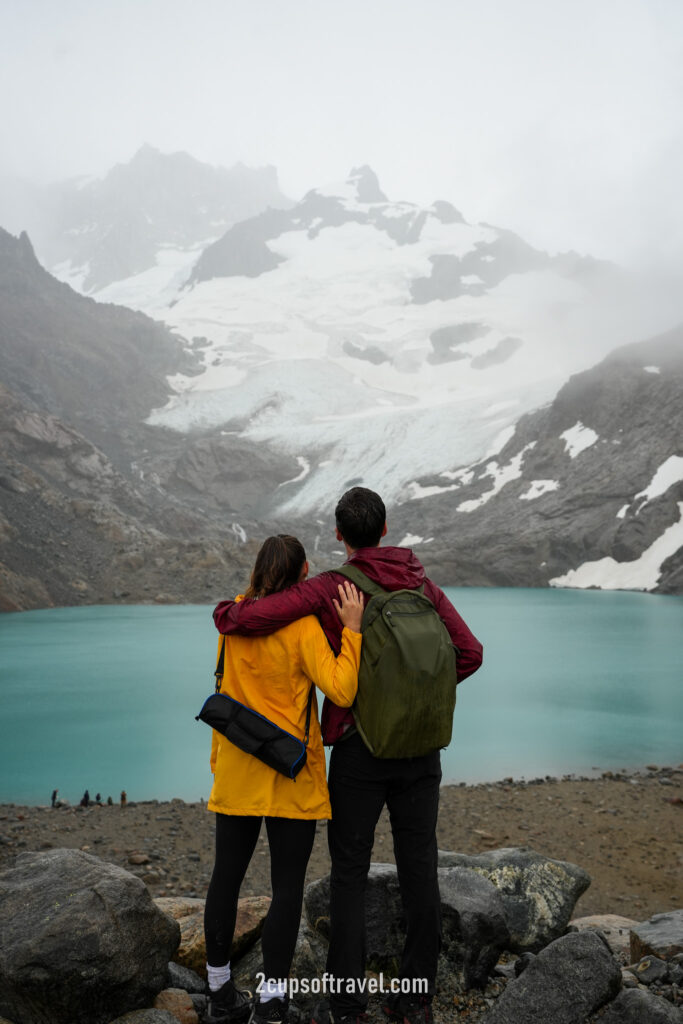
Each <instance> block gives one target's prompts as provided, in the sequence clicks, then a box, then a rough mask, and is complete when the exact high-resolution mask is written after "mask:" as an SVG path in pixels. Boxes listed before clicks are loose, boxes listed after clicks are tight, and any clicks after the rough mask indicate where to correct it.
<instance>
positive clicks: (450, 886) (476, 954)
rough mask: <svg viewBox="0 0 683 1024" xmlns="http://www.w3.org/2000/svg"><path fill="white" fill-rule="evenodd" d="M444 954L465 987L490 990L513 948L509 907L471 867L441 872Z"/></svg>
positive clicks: (486, 880) (446, 869)
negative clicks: (499, 966) (488, 986)
mask: <svg viewBox="0 0 683 1024" xmlns="http://www.w3.org/2000/svg"><path fill="white" fill-rule="evenodd" d="M439 890H440V892H441V915H442V927H443V942H444V952H445V955H446V958H447V960H448V961H449V962H450V963H452V965H453V966H454V967H455V969H456V971H458V973H462V976H463V980H464V985H465V988H480V989H483V988H485V987H486V983H487V981H488V978H489V975H490V973H491V971H492V970H493V968H494V967H495V965H496V963H497V962H498V959H499V957H500V955H501V953H502V952H503V951H504V950H505V949H508V948H509V945H510V933H509V931H508V927H507V922H506V918H505V906H504V904H503V900H502V899H501V896H500V893H499V892H498V890H497V889H496V887H495V885H493V883H492V882H489V881H488V879H486V878H484V877H482V876H481V875H478V874H477V873H476V872H475V871H471V870H469V869H468V868H442V869H440V870H439Z"/></svg>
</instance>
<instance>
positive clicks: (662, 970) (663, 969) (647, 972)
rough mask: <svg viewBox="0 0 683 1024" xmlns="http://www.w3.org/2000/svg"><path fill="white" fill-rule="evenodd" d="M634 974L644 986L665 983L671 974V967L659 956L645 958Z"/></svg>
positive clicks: (638, 964) (636, 967)
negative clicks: (655, 982)
mask: <svg viewBox="0 0 683 1024" xmlns="http://www.w3.org/2000/svg"><path fill="white" fill-rule="evenodd" d="M633 973H634V974H635V976H636V978H637V979H638V981H639V982H641V984H643V985H651V984H652V982H653V981H663V980H664V979H665V978H666V976H667V974H668V973H669V965H668V964H667V963H666V961H664V960H660V959H659V957H658V956H644V957H643V958H642V960H640V961H639V962H638V963H637V964H636V966H635V968H634V969H633Z"/></svg>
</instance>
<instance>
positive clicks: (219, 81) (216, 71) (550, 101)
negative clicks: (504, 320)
mask: <svg viewBox="0 0 683 1024" xmlns="http://www.w3.org/2000/svg"><path fill="white" fill-rule="evenodd" d="M682 113H683V0H466V2H465V0H343V2H340V0H115V2H114V0H0V132H1V136H0V137H1V138H2V151H0V172H4V173H11V174H15V175H20V176H26V177H29V178H33V179H34V180H51V179H57V178H62V177H69V176H73V175H80V174H96V175H102V174H104V173H105V172H106V171H107V170H108V169H109V168H110V167H111V166H112V165H113V164H115V163H120V162H125V161H127V160H129V159H130V157H131V156H132V155H133V153H134V152H135V151H136V150H137V149H138V148H139V147H140V146H141V145H142V144H143V143H144V142H149V143H151V144H152V145H154V146H156V147H158V148H159V149H161V150H164V151H175V150H178V149H183V150H186V151H188V152H190V153H192V154H193V155H194V156H196V157H197V158H199V159H201V160H205V161H207V162H210V163H216V164H223V165H225V166H230V165H231V164H232V163H234V162H236V161H237V160H242V161H244V162H245V163H247V164H251V165H262V164H265V163H268V164H274V165H275V166H276V167H277V169H278V172H279V176H280V182H281V186H282V188H283V190H284V191H285V192H287V193H288V194H289V195H291V196H292V197H293V198H298V197H300V196H301V195H302V194H303V193H304V192H305V191H307V190H308V189H309V188H312V187H315V186H316V185H319V184H324V183H327V182H330V181H335V180H339V179H340V178H343V177H344V176H345V175H346V173H347V172H348V170H349V169H350V168H351V167H352V166H354V165H357V164H360V163H369V164H370V165H371V166H372V167H373V168H374V169H375V171H376V172H377V174H378V175H379V178H380V182H381V185H382V187H383V189H384V191H385V192H386V193H387V194H388V196H389V197H390V198H392V199H407V200H411V201H415V202H420V203H429V202H431V201H432V200H434V199H437V198H442V199H448V200H450V201H451V202H453V203H454V204H455V205H456V206H458V207H459V208H460V209H461V210H462V212H463V213H464V215H465V216H466V217H467V219H468V220H487V221H490V222H493V223H496V224H499V225H501V226H504V227H510V228H512V229H514V230H516V231H518V232H519V233H520V234H522V235H523V236H524V237H525V238H526V239H527V240H528V241H530V242H532V243H534V244H536V245H539V246H541V247H544V248H548V249H551V250H558V249H566V248H576V249H578V250H579V251H582V252H590V253H592V254H594V255H596V256H599V257H607V258H611V259H615V260H618V261H621V262H625V263H649V264H655V265H661V266H663V267H667V266H669V267H670V268H671V269H672V270H674V268H676V267H677V265H678V264H683V203H682V202H681V198H680V193H681V188H682V187H683V186H682V183H683V117H682Z"/></svg>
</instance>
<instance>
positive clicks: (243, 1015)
mask: <svg viewBox="0 0 683 1024" xmlns="http://www.w3.org/2000/svg"><path fill="white" fill-rule="evenodd" d="M335 520H336V536H337V539H338V540H339V541H341V542H343V544H344V546H345V548H346V552H347V556H348V558H347V562H346V563H345V566H347V567H352V568H353V569H354V570H361V572H362V573H363V574H364V576H363V577H361V578H362V579H365V578H367V581H368V582H367V588H368V589H367V590H366V594H367V596H368V600H369V599H370V597H371V596H372V595H371V594H369V593H368V591H369V589H370V588H372V589H373V591H377V590H378V586H379V587H381V588H382V589H383V590H384V591H397V590H418V589H419V588H423V591H424V594H425V596H426V597H427V598H429V600H430V601H431V602H432V604H433V605H434V608H435V609H436V611H437V613H438V615H439V616H440V618H441V620H442V621H443V624H444V625H445V627H446V630H447V633H448V637H450V642H451V643H452V645H453V647H454V648H455V650H456V651H457V678H458V681H461V680H462V679H464V678H465V677H466V676H468V675H470V674H471V673H473V672H475V671H476V670H477V669H478V668H479V666H480V664H481V660H482V647H481V644H480V643H479V641H478V640H477V639H476V637H474V635H473V634H472V633H471V632H470V630H469V629H468V627H467V626H466V624H465V622H464V621H463V620H462V618H461V617H460V616H459V615H458V613H457V612H456V610H455V608H454V607H453V605H452V604H451V603H450V601H449V600H448V599H447V598H446V596H445V595H444V593H443V592H442V591H441V590H440V589H439V588H438V587H437V586H435V584H433V583H432V582H431V581H430V580H429V579H427V578H426V576H425V573H424V569H423V567H422V565H421V564H420V562H419V561H418V560H417V559H416V558H415V556H414V555H413V553H412V551H410V550H408V549H406V548H399V547H390V546H385V547H381V546H380V545H381V540H382V538H383V537H384V536H385V534H386V531H387V527H386V511H385V507H384V503H383V501H382V499H381V498H380V496H379V495H378V494H376V493H375V492H373V491H371V490H368V489H367V488H364V487H354V488H352V489H351V490H349V491H347V492H346V493H345V494H344V495H343V496H342V497H341V499H340V500H339V502H338V504H337V507H336V509H335ZM307 575H308V562H307V561H306V554H305V551H304V549H303V547H302V545H301V544H300V543H299V541H298V540H297V539H296V538H295V537H288V536H277V537H270V538H268V540H266V541H265V542H264V544H263V546H262V547H261V549H260V551H259V553H258V555H257V558H256V564H255V566H254V570H253V573H252V577H251V584H250V586H249V588H248V590H247V592H246V594H245V595H244V598H237V599H236V600H235V601H222V602H221V603H220V604H218V605H217V607H216V609H215V611H214V622H215V624H216V627H217V629H218V631H219V632H220V633H221V634H224V635H227V640H226V641H225V648H224V670H223V686H222V691H223V692H224V693H226V694H227V695H229V696H231V697H233V698H235V699H236V700H238V701H240V702H242V703H244V704H246V705H247V706H249V707H251V708H253V709H254V710H256V711H258V712H260V713H261V714H262V715H263V716H264V717H265V718H268V719H270V720H271V721H274V722H275V723H276V724H277V725H279V726H280V727H281V728H283V729H285V730H287V731H288V732H290V733H293V734H294V735H297V736H303V734H304V731H305V725H304V723H305V721H306V713H307V708H308V707H309V706H310V705H309V692H310V690H311V684H312V683H315V684H316V685H317V686H319V687H320V689H321V690H322V691H323V693H324V694H325V702H324V705H323V711H322V736H321V730H320V726H319V725H318V716H317V705H316V701H315V699H314V700H313V703H312V710H313V713H312V715H311V721H310V739H309V743H308V748H307V760H306V764H305V765H304V767H303V769H302V770H301V772H300V773H299V774H298V775H297V777H296V779H295V780H292V779H289V778H287V777H286V776H284V775H281V774H279V773H278V772H276V771H274V770H273V769H272V768H270V767H268V766H267V765H265V764H263V763H262V762H261V761H259V760H256V758H255V757H253V756H251V755H250V754H248V753H245V752H244V751H243V750H241V749H238V747H236V746H234V745H233V744H231V743H230V742H229V741H228V740H226V738H225V737H224V736H222V735H220V734H219V733H217V732H214V733H213V745H212V753H211V769H212V771H213V772H214V775H215V778H214V785H213V788H212V791H211V797H210V800H209V803H208V808H209V810H212V811H215V812H216V862H215V866H214V871H213V876H212V879H211V883H210V885H209V891H208V894H207V900H206V912H205V934H206V950H207V961H208V962H207V973H208V979H209V989H210V996H209V1008H208V1016H207V1021H209V1022H210V1024H218V1022H221V1024H240V1022H245V1021H247V1019H248V1018H249V1017H250V1016H251V1014H252V1012H253V1013H254V1020H255V1021H256V1022H257V1024H283V1022H286V1020H287V1012H288V998H287V978H288V975H289V971H290V968H291V964H292V959H293V956H294V947H295V944H296V938H297V934H298V930H299V922H300V918H301V908H302V901H303V889H304V878H305V874H306V867H307V864H308V860H309V857H310V854H311V850H312V848H313V840H314V837H315V824H316V821H318V820H321V819H329V824H328V829H327V835H328V843H329V850H330V857H331V863H332V870H331V877H330V945H329V954H328V960H327V976H328V977H331V979H332V982H331V984H330V998H329V1002H325V1003H321V1004H320V1005H319V1006H318V1007H316V1009H315V1011H314V1013H313V1018H312V1022H311V1024H338V1022H342V1021H343V1022H346V1024H358V1019H359V1018H361V1017H362V1016H363V1014H364V1011H365V1008H366V1005H367V995H366V994H365V987H364V984H363V982H364V978H365V916H364V898H365V887H366V881H367V876H368V871H369V868H370V858H371V854H372V847H373V839H374V832H375V826H376V824H377V820H378V818H379V815H380V813H381V811H382V808H383V807H384V805H385V804H386V805H387V807H388V809H389V814H390V819H391V828H392V833H393V840H394V853H395V857H396V867H397V872H398V879H399V884H400V888H401V897H402V901H403V905H404V909H405V916H406V925H407V929H406V940H405V945H404V949H403V955H402V959H401V964H400V977H401V979H405V980H406V981H407V982H408V983H409V984H410V986H411V991H410V992H409V993H406V992H404V991H403V986H402V991H401V994H396V995H394V994H392V995H390V996H388V997H387V998H386V1000H385V1001H384V1006H383V1008H384V1010H385V1013H386V1014H387V1015H388V1017H389V1018H391V1019H394V1020H398V1021H404V1022H407V1024H429V1022H430V1021H431V1016H432V1015H431V1000H432V997H433V994H434V982H435V976H436V967H437V959H438V954H439V949H440V945H441V921H440V902H439V889H438V881H437V844H436V821H437V812H438V803H439V786H440V782H441V764H440V754H439V750H438V749H437V750H432V751H430V752H429V753H427V754H424V755H422V756H417V757H375V756H374V755H373V754H372V753H370V751H369V749H368V748H367V746H366V745H365V743H364V741H363V739H362V738H361V735H360V733H359V731H358V729H357V728H356V726H355V723H354V716H353V713H352V712H351V705H352V704H353V702H354V699H355V697H356V692H357V687H358V671H359V668H360V662H361V639H362V638H361V635H360V631H361V619H362V615H363V608H364V604H365V595H364V593H363V592H359V591H358V590H357V589H356V587H355V586H354V584H353V583H352V582H350V581H349V579H348V578H345V576H344V575H343V574H342V573H341V572H335V571H331V572H324V573H321V574H320V575H319V576H316V577H314V578H312V579H310V580H307V579H306V577H307ZM377 585H378V586H377ZM432 614H433V613H432ZM439 629H442V627H441V626H439ZM446 639H447V640H448V638H446ZM221 644H223V637H221ZM448 647H449V650H450V645H448ZM330 648H331V649H330ZM333 652H334V654H333ZM335 655H336V657H335ZM451 657H452V652H451ZM364 665H365V663H364ZM370 672H372V670H370ZM366 676H367V673H366ZM370 682H372V677H371V676H370ZM323 742H324V743H325V744H328V745H332V754H331V758H330V770H329V791H328V784H327V783H326V781H325V758H324V753H323ZM263 818H265V821H266V829H267V834H268V842H269V846H270V856H271V881H272V888H273V899H272V903H271V906H270V909H269V912H268V915H267V917H266V920H265V923H264V927H263V935H262V946H263V960H264V973H265V977H266V978H267V979H268V980H267V981H266V982H265V984H264V986H263V989H262V991H261V993H260V1001H259V1002H257V1003H256V1006H255V1008H252V999H251V993H247V992H243V991H241V990H239V989H238V988H237V987H236V986H235V984H234V982H233V980H232V978H231V972H230V948H231V945H232V939H233V932H234V928H235V920H236V914H237V900H238V897H239V890H240V885H241V883H242V880H243V878H244V875H245V873H246V870H247V867H248V865H249V861H250V859H251V856H252V854H253V852H254V849H255V846H256V841H257V838H258V834H259V830H260V827H261V820H262V819H263ZM413 983H414V984H413ZM425 993H426V994H425Z"/></svg>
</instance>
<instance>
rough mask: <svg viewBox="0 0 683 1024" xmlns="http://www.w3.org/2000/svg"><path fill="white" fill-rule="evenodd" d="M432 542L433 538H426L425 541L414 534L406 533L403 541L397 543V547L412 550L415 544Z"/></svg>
mask: <svg viewBox="0 0 683 1024" xmlns="http://www.w3.org/2000/svg"><path fill="white" fill-rule="evenodd" d="M433 540H434V538H433V537H427V539H426V540H425V539H424V537H418V535H417V534H416V533H407V534H406V535H405V537H404V538H403V540H401V541H399V542H398V546H399V547H400V548H412V547H414V545H415V544H431V543H432V541H433Z"/></svg>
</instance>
